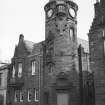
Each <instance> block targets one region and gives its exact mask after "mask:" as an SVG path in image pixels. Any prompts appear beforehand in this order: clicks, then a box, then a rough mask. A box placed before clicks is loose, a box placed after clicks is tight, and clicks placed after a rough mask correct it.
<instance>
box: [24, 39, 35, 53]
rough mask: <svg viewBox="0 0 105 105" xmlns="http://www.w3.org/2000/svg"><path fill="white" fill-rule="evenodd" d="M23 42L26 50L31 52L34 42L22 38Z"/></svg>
mask: <svg viewBox="0 0 105 105" xmlns="http://www.w3.org/2000/svg"><path fill="white" fill-rule="evenodd" d="M24 44H25V47H26V49H27V51H29V52H30V53H31V52H32V50H33V48H34V44H35V43H34V42H32V41H28V40H24Z"/></svg>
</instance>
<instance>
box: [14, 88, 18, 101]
mask: <svg viewBox="0 0 105 105" xmlns="http://www.w3.org/2000/svg"><path fill="white" fill-rule="evenodd" d="M17 99H18V94H17V91H16V90H15V96H14V101H15V102H17Z"/></svg>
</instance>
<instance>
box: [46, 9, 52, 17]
mask: <svg viewBox="0 0 105 105" xmlns="http://www.w3.org/2000/svg"><path fill="white" fill-rule="evenodd" d="M52 14H53V10H52V9H50V10H48V12H47V16H48V18H50V17H51V16H52Z"/></svg>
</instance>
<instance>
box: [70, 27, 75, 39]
mask: <svg viewBox="0 0 105 105" xmlns="http://www.w3.org/2000/svg"><path fill="white" fill-rule="evenodd" d="M69 34H70V39H71V40H72V41H74V39H75V38H74V29H73V28H70V30H69Z"/></svg>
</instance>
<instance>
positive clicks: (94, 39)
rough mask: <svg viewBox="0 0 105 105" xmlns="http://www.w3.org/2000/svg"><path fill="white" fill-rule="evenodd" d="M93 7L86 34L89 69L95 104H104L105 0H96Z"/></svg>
mask: <svg viewBox="0 0 105 105" xmlns="http://www.w3.org/2000/svg"><path fill="white" fill-rule="evenodd" d="M94 8H95V16H94V19H93V22H92V25H91V28H90V31H89V34H88V37H89V49H90V69H91V70H92V71H93V72H94V86H95V105H105V0H100V1H98V0H97V2H96V3H95V5H94Z"/></svg>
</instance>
